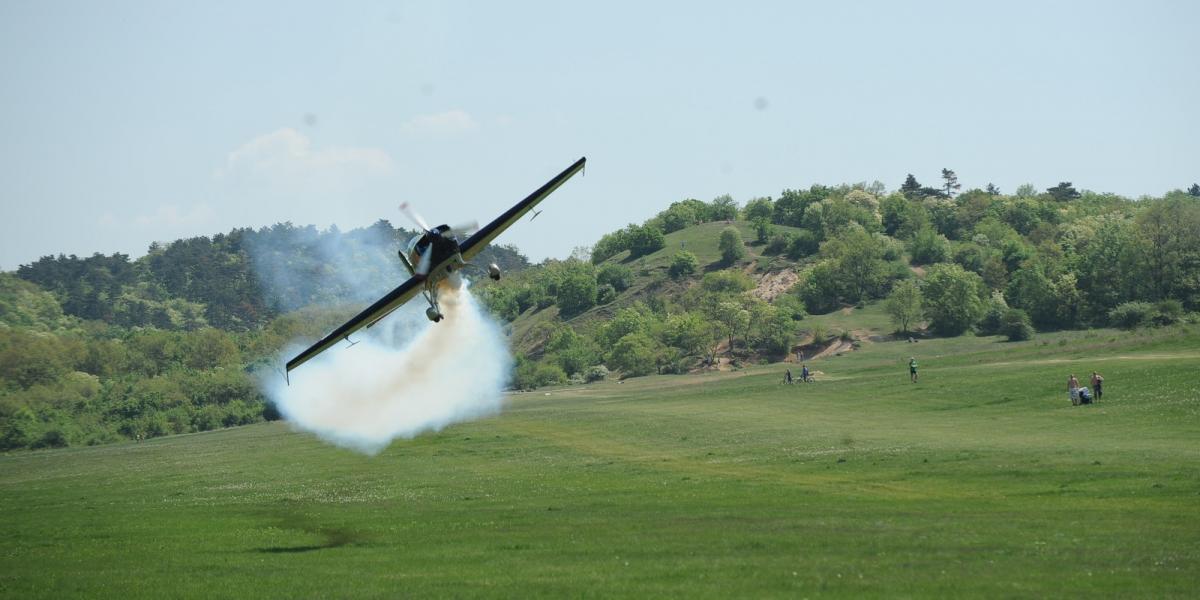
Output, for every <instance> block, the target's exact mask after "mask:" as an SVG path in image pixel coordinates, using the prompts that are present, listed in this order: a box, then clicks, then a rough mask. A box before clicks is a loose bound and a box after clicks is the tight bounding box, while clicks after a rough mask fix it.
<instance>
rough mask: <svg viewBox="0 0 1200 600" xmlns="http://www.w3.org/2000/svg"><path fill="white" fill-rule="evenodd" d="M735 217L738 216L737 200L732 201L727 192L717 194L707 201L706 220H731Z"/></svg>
mask: <svg viewBox="0 0 1200 600" xmlns="http://www.w3.org/2000/svg"><path fill="white" fill-rule="evenodd" d="M736 218H738V206H737V202H734V200H733V197H732V196H730V195H729V194H723V195H721V196H717V197H716V198H713V200H712V202H709V203H708V214H707V218H706V219H705V220H706V221H732V220H734V219H736Z"/></svg>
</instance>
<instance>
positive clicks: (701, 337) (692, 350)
mask: <svg viewBox="0 0 1200 600" xmlns="http://www.w3.org/2000/svg"><path fill="white" fill-rule="evenodd" d="M663 339H664V340H665V341H666V343H667V344H669V345H671V346H672V347H675V348H678V349H679V350H680V351H682V352H683V354H684V355H685V356H690V355H700V354H703V353H704V351H705V350H706V349H707V348H708V344H709V342H710V341H711V339H712V327H711V326H710V324H709V322H708V320H706V319H705V318H704V317H703V316H702V315H700V314H699V313H695V312H684V313H679V314H674V315H671V316H670V317H668V318H667V322H666V326H665V328H664V330H663Z"/></svg>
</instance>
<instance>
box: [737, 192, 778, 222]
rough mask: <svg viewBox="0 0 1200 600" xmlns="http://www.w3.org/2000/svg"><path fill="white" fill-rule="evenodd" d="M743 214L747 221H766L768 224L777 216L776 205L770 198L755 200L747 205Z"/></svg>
mask: <svg viewBox="0 0 1200 600" xmlns="http://www.w3.org/2000/svg"><path fill="white" fill-rule="evenodd" d="M742 214H743V215H744V216H745V218H746V220H747V221H757V220H759V219H766V221H767V222H768V223H770V222H771V219H772V218H773V217H774V216H775V204H774V203H773V202H771V199H770V198H755V199H753V200H751V201H749V202H747V203H746V207H745V208H743V209H742Z"/></svg>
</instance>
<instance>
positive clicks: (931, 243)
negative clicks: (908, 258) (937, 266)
mask: <svg viewBox="0 0 1200 600" xmlns="http://www.w3.org/2000/svg"><path fill="white" fill-rule="evenodd" d="M908 251H909V253H910V254H912V261H913V263H914V264H918V265H931V264H934V263H940V262H945V261H946V258H947V257H948V256H949V255H950V246H949V243H948V242H947V241H946V238H945V236H943V235H941V234H939V233H938V232H937V231H935V230H934V229H933V228H932V227H925V228H922V229H921V230H919V231H917V233H916V234H915V235H913V239H912V241H911V242H909V244H908Z"/></svg>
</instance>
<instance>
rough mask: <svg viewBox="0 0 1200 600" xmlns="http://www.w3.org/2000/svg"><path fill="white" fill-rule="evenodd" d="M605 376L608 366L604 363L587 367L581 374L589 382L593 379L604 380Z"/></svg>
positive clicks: (606, 375)
mask: <svg viewBox="0 0 1200 600" xmlns="http://www.w3.org/2000/svg"><path fill="white" fill-rule="evenodd" d="M606 377H608V367H606V366H604V365H596V366H594V367H588V369H587V371H586V372H585V373H584V374H583V378H584V380H585V381H587V382H589V383H591V382H593V381H604V379H605V378H606Z"/></svg>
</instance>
